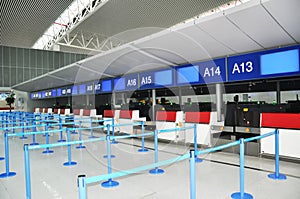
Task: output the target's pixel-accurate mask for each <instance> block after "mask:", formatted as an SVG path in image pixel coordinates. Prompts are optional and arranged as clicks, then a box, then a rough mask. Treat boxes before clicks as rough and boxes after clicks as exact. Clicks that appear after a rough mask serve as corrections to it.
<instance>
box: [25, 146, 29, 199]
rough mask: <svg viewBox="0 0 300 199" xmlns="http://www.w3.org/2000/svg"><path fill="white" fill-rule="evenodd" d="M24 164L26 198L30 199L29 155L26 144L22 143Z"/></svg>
mask: <svg viewBox="0 0 300 199" xmlns="http://www.w3.org/2000/svg"><path fill="white" fill-rule="evenodd" d="M24 165H25V183H26V199H31V182H30V156H29V149H28V144H25V145H24Z"/></svg>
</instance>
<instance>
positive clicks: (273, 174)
mask: <svg viewBox="0 0 300 199" xmlns="http://www.w3.org/2000/svg"><path fill="white" fill-rule="evenodd" d="M268 177H269V178H271V179H274V180H286V176H285V175H283V174H281V173H280V174H279V175H278V176H276V174H275V173H271V174H269V175H268Z"/></svg>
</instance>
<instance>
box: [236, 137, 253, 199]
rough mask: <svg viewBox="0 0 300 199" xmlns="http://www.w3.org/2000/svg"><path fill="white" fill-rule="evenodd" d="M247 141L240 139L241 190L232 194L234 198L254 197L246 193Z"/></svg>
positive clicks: (246, 198)
mask: <svg viewBox="0 0 300 199" xmlns="http://www.w3.org/2000/svg"><path fill="white" fill-rule="evenodd" d="M244 170H245V143H244V138H241V139H240V192H235V193H233V194H231V198H233V199H252V198H253V196H252V195H251V194H249V193H245V191H244V190H245V188H244V187H245V183H244V181H245V179H244V178H245V173H244Z"/></svg>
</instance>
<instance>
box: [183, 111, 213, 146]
mask: <svg viewBox="0 0 300 199" xmlns="http://www.w3.org/2000/svg"><path fill="white" fill-rule="evenodd" d="M212 114H213V113H212V112H186V113H185V126H186V127H190V126H193V125H194V124H196V130H197V144H201V145H206V146H211V134H210V126H211V115H212ZM213 115H215V114H213ZM185 136H186V138H185V142H187V143H194V129H187V130H186V131H185Z"/></svg>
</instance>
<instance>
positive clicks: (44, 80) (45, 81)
mask: <svg viewBox="0 0 300 199" xmlns="http://www.w3.org/2000/svg"><path fill="white" fill-rule="evenodd" d="M67 84H70V83H69V82H68V81H65V80H62V79H57V78H55V77H53V76H49V75H47V76H42V77H40V78H37V79H34V80H32V81H27V82H24V83H22V84H20V85H16V86H14V87H13V88H14V89H16V90H21V91H28V92H31V91H38V90H44V89H49V88H55V87H59V86H64V85H67Z"/></svg>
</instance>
